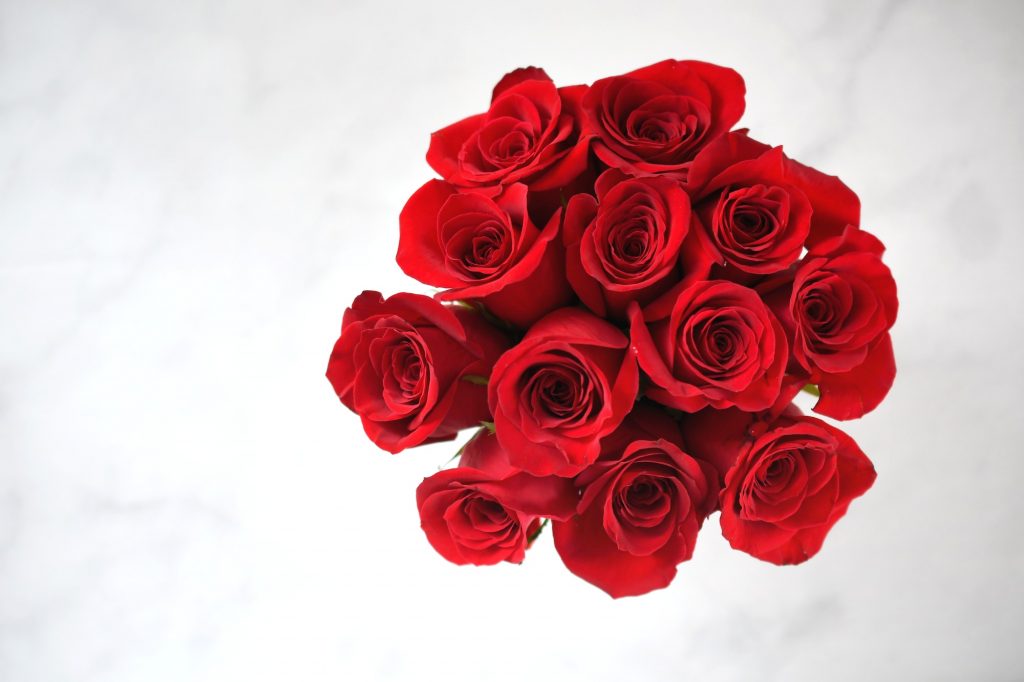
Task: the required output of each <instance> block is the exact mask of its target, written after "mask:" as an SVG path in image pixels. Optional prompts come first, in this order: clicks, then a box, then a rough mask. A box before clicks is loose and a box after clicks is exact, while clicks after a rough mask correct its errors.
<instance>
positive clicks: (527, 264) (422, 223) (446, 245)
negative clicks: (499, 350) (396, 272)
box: [397, 180, 573, 327]
mask: <svg viewBox="0 0 1024 682" xmlns="http://www.w3.org/2000/svg"><path fill="white" fill-rule="evenodd" d="M527 209H528V207H527V189H526V185H523V184H518V183H517V184H513V185H510V186H508V187H507V188H505V190H504V191H503V192H501V193H500V194H498V195H497V196H495V197H489V196H487V195H485V194H480V193H475V192H466V193H460V192H459V191H458V189H457V188H456V187H455V186H453V185H451V184H449V183H447V182H442V181H440V180H430V181H428V182H427V183H426V184H425V185H423V187H421V188H420V189H419V190H418V191H417V192H416V193H415V194H413V195H412V197H411V198H410V199H409V201H408V202H406V204H405V208H403V209H402V214H401V216H400V217H399V225H400V226H401V232H400V236H399V241H398V256H397V260H398V265H399V266H401V268H402V270H404V271H405V273H406V274H407V275H409V276H410V277H415V278H416V279H418V280H419V281H421V282H423V283H424V284H429V285H431V286H436V287H443V288H445V289H447V291H444V292H442V293H440V294H438V296H437V298H438V299H439V300H443V301H456V300H467V301H479V302H480V303H482V304H483V305H484V306H485V307H486V308H487V310H488V311H489V312H491V313H492V314H493V315H495V316H497V317H498V318H500V319H501V320H504V321H505V322H508V323H510V324H513V325H515V326H518V327H529V326H530V325H531V324H532V323H533V322H534V321H536V320H537V319H538V318H540V317H542V316H543V315H544V314H545V313H548V312H550V311H552V310H554V309H555V308H559V307H561V306H564V305H566V304H567V303H569V302H570V301H571V300H572V297H573V294H572V290H571V289H570V288H569V285H568V283H567V282H566V279H565V256H564V253H565V251H564V248H563V247H562V244H561V240H559V239H558V226H559V223H560V221H561V211H556V212H555V214H554V215H553V216H552V217H551V219H550V220H549V221H548V223H547V225H546V226H545V227H544V229H543V231H542V230H540V229H538V228H537V226H535V225H534V223H533V221H532V220H531V219H530V215H529V212H528V210H527Z"/></svg>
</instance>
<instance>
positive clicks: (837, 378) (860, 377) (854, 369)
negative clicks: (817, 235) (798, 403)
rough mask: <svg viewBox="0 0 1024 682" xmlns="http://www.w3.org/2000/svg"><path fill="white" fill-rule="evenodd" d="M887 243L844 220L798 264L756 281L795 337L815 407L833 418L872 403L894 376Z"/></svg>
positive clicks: (894, 305)
mask: <svg viewBox="0 0 1024 682" xmlns="http://www.w3.org/2000/svg"><path fill="white" fill-rule="evenodd" d="M884 248H885V247H884V246H882V243H881V242H880V241H878V240H877V239H876V238H875V237H873V236H872V235H870V234H869V233H868V232H866V231H864V230H860V229H857V228H855V227H848V228H847V230H846V231H845V232H844V233H843V235H842V236H840V237H834V238H832V239H828V240H825V241H823V242H821V243H820V244H818V245H816V246H815V247H813V248H812V249H811V250H810V251H809V252H808V253H807V255H806V256H805V257H804V259H803V261H802V262H801V263H800V264H799V265H798V266H797V267H796V269H795V271H793V272H792V273H787V274H786V275H783V276H781V277H779V278H778V279H777V280H775V281H769V282H766V283H765V284H764V285H762V286H761V287H760V288H761V289H762V291H763V292H764V293H765V295H766V300H767V301H768V302H769V304H770V305H771V306H772V307H773V308H774V309H775V311H776V313H777V314H778V316H779V319H780V320H782V323H783V325H785V326H786V328H787V329H788V330H789V332H790V335H791V337H792V338H793V342H792V346H793V356H794V358H795V359H796V361H797V364H798V374H799V375H800V376H802V377H803V378H805V379H806V381H807V382H809V383H812V384H817V386H818V389H819V391H820V393H821V398H820V399H819V400H818V403H817V404H816V405H815V406H814V411H815V412H819V413H821V414H824V415H827V416H829V417H832V418H834V419H856V418H858V417H861V416H863V415H864V414H866V413H867V412H870V411H871V410H873V409H874V408H875V407H877V406H878V404H879V403H881V402H882V399H883V398H885V396H886V394H887V393H888V392H889V389H890V388H891V387H892V383H893V380H894V379H895V377H896V361H895V358H894V357H893V350H892V339H891V338H890V335H889V329H890V328H891V327H892V325H893V323H895V321H896V313H897V310H898V307H899V301H898V299H897V296H896V283H895V281H893V278H892V273H890V272H889V268H887V267H886V266H885V264H884V263H882V252H883V251H884Z"/></svg>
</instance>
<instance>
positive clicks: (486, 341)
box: [327, 291, 509, 453]
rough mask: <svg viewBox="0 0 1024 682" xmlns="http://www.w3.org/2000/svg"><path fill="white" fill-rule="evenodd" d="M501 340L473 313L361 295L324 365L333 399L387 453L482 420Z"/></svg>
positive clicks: (403, 297)
mask: <svg viewBox="0 0 1024 682" xmlns="http://www.w3.org/2000/svg"><path fill="white" fill-rule="evenodd" d="M508 345H509V341H508V339H507V338H506V337H505V336H504V334H502V333H501V332H499V331H498V330H496V329H494V328H493V327H491V326H490V325H489V324H488V323H487V321H486V320H484V319H483V318H482V317H481V316H480V315H479V314H477V313H475V312H472V311H469V310H465V309H460V308H454V307H449V306H444V305H442V304H440V303H438V302H437V301H435V300H434V299H432V298H430V297H428V296H420V295H417V294H395V295H394V296H392V297H390V298H388V299H385V298H384V297H383V296H381V295H380V294H379V293H378V292H376V291H364V292H363V293H362V294H360V295H359V296H358V297H356V299H355V301H353V302H352V307H350V308H349V309H348V310H346V311H345V315H344V318H343V320H342V325H341V336H340V337H339V338H338V341H337V343H335V345H334V350H333V351H332V353H331V358H330V361H329V363H328V365H327V378H328V379H329V380H330V382H331V385H332V386H333V387H334V391H335V393H337V394H338V398H339V399H340V400H341V402H342V403H344V405H345V406H346V407H348V408H349V409H350V410H352V411H353V412H355V413H357V414H358V415H359V416H360V418H361V419H362V422H363V428H364V430H365V431H366V435H368V436H369V437H370V440H372V441H373V442H374V443H376V444H377V445H378V446H379V447H381V448H383V449H384V450H387V451H388V452H392V453H396V452H400V451H402V450H404V449H405V448H408V447H412V446H414V445H420V444H421V443H425V442H429V441H437V440H447V439H450V438H453V437H454V436H455V434H456V433H457V432H458V431H459V430H460V429H464V428H466V427H469V426H473V425H478V424H479V423H480V421H482V420H486V419H487V418H488V416H489V413H488V410H487V405H486V389H484V387H482V386H479V385H477V384H476V383H473V382H472V381H467V380H466V377H467V376H469V377H476V376H487V375H488V374H489V373H490V369H491V367H492V366H493V364H494V361H495V359H496V358H497V357H498V356H499V355H500V354H501V353H502V352H503V351H504V350H505V349H506V348H507V347H508Z"/></svg>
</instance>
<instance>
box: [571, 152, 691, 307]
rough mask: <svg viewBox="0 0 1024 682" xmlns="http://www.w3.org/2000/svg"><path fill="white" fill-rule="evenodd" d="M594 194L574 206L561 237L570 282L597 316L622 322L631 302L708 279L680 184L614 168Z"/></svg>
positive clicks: (580, 197)
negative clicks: (635, 175)
mask: <svg viewBox="0 0 1024 682" xmlns="http://www.w3.org/2000/svg"><path fill="white" fill-rule="evenodd" d="M594 191H595V194H596V196H591V195H589V194H577V195H576V196H574V197H573V198H572V199H570V200H569V204H568V206H567V208H566V211H565V224H564V225H563V227H562V234H563V237H562V238H563V240H564V241H565V244H566V259H567V260H566V274H567V276H568V278H569V282H570V283H571V284H572V288H573V289H574V290H575V291H576V293H577V295H579V297H580V301H582V302H583V304H584V305H585V306H587V307H588V308H590V310H592V311H593V312H594V313H595V314H597V315H599V316H601V317H610V318H613V319H624V318H625V316H626V308H627V307H628V305H629V303H630V302H633V301H636V302H637V303H639V304H640V305H646V304H647V303H649V302H651V301H652V300H654V299H655V298H657V297H658V296H659V295H660V294H663V293H665V292H666V291H667V290H668V289H670V288H672V287H673V286H675V285H676V284H678V283H679V282H681V281H682V280H684V279H685V280H688V281H689V280H696V279H700V278H703V277H706V276H707V274H708V270H709V268H710V262H711V261H710V258H708V255H707V252H706V251H705V250H704V249H703V248H701V246H700V244H699V243H698V241H697V237H696V236H695V235H691V234H690V199H689V197H688V196H687V195H686V192H684V191H683V188H682V186H681V185H680V184H679V182H678V181H677V180H674V179H671V178H662V177H644V178H632V177H630V176H628V175H625V174H624V173H622V172H621V171H618V170H615V169H612V170H608V171H606V172H605V173H603V174H602V175H601V177H599V178H598V179H597V183H596V185H595V188H594Z"/></svg>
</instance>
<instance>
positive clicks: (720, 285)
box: [630, 280, 789, 412]
mask: <svg viewBox="0 0 1024 682" xmlns="http://www.w3.org/2000/svg"><path fill="white" fill-rule="evenodd" d="M630 335H631V338H632V340H633V346H634V348H636V351H637V359H638V360H639V363H640V368H641V369H642V370H643V371H644V373H645V374H646V375H647V376H648V377H649V378H650V380H651V382H652V383H653V385H652V386H651V387H650V388H648V390H647V396H648V397H649V398H651V399H652V400H656V401H658V402H659V403H661V404H663V405H667V406H669V407H673V408H675V409H678V410H683V411H684V412H695V411H697V410H700V409H702V408H704V407H706V406H708V405H710V406H712V407H715V408H718V409H722V408H726V407H732V406H734V405H735V406H737V407H739V408H741V409H744V410H763V409H766V408H768V407H769V406H771V405H772V404H773V403H774V402H775V401H776V399H778V397H779V392H780V390H781V387H782V377H783V374H784V373H785V371H786V363H787V361H788V359H789V349H788V346H787V343H786V335H785V332H784V331H783V329H782V325H781V324H779V321H778V320H777V319H776V318H775V315H774V314H772V312H771V310H769V309H768V307H767V306H766V305H765V304H764V302H763V301H762V300H761V298H760V297H759V296H758V294H757V292H756V291H754V290H752V289H748V288H747V287H744V286H742V285H740V284H736V283H734V282H728V281H714V280H713V281H704V282H697V283H695V284H693V285H691V286H690V287H688V288H687V289H685V290H684V291H683V292H682V293H681V294H680V295H679V297H678V298H677V299H676V301H675V304H674V305H673V307H672V310H671V314H670V315H669V316H668V317H667V318H664V319H659V320H654V321H645V320H644V315H643V313H642V312H641V311H640V308H639V306H636V305H634V306H633V307H632V308H631V309H630Z"/></svg>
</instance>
